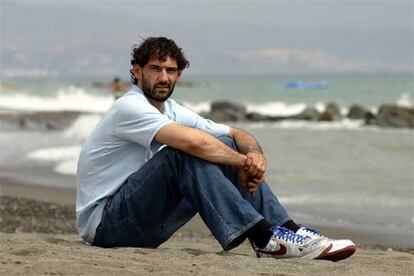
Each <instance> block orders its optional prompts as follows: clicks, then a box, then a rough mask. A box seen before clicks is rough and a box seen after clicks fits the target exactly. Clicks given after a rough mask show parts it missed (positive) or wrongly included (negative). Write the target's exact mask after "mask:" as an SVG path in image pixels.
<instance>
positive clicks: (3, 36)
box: [0, 0, 414, 78]
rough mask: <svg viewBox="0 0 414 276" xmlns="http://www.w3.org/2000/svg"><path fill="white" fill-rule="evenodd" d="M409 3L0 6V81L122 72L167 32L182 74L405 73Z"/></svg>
mask: <svg viewBox="0 0 414 276" xmlns="http://www.w3.org/2000/svg"><path fill="white" fill-rule="evenodd" d="M413 14H414V10H413V1H411V0H400V1H399V0H395V1H393V0H388V1H385V0H372V1H369V0H360V1H351V0H337V1H335V0H306V1H304V0H302V1H295V0H289V1H287V0H286V1H282V0H280V1H277V0H275V1H270V0H269V1H260V0H259V1H243V0H233V1H230V0H227V1H206V0H205V1H201V0H192V1H190V0H181V1H173V0H169V1H157V0H152V1H139V0H135V1H132V0H120V1H106V0H101V1H99V0H70V1H69V0H68V1H64V0H55V1H52V0H0V15H1V19H0V43H1V44H0V46H1V47H0V50H1V52H0V69H1V71H0V78H1V77H2V78H7V77H54V78H63V77H71V76H72V77H76V76H81V75H82V76H111V75H121V76H126V77H127V76H128V71H129V68H130V52H131V49H132V46H133V45H134V44H139V42H140V41H142V38H145V37H149V36H167V37H170V38H172V39H174V40H175V41H176V43H177V44H178V45H179V46H180V47H181V48H183V50H184V53H185V54H186V56H187V58H188V59H189V60H190V68H189V69H187V71H188V73H189V74H225V73H234V74H237V73H247V74H262V73H272V72H287V73H295V72H298V73H315V72H316V73H317V72H339V73H341V72H345V73H349V72H378V71H379V72H400V71H405V72H407V71H412V70H413V47H414V45H413V44H414V42H413V41H414V28H413V20H414V19H413V17H414V15H413Z"/></svg>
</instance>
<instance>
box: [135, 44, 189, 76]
mask: <svg viewBox="0 0 414 276" xmlns="http://www.w3.org/2000/svg"><path fill="white" fill-rule="evenodd" d="M152 56H156V57H158V58H159V59H160V60H164V59H166V58H167V57H168V56H170V57H171V58H174V59H175V60H177V67H178V70H179V71H180V72H181V71H182V70H184V68H186V67H188V66H190V62H189V61H188V60H187V59H186V58H185V56H184V53H183V51H182V49H181V48H179V47H178V46H177V44H175V42H174V40H172V39H168V38H166V37H148V38H147V39H145V40H144V41H143V42H141V44H139V45H133V49H132V53H131V65H132V66H134V65H135V64H138V65H139V66H140V67H144V66H145V65H146V64H147V63H148V60H149V59H150V57H152ZM130 73H131V81H132V83H133V84H137V83H138V79H137V78H136V77H135V76H134V74H133V72H132V69H131V70H130Z"/></svg>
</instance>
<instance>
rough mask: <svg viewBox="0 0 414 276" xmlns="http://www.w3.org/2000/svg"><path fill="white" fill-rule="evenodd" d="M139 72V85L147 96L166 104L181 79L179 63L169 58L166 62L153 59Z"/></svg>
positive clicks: (156, 58)
mask: <svg viewBox="0 0 414 276" xmlns="http://www.w3.org/2000/svg"><path fill="white" fill-rule="evenodd" d="M138 67H139V66H138ZM134 70H135V69H134ZM138 71H139V73H140V81H139V83H138V85H139V86H140V88H141V89H142V91H143V92H144V94H145V96H146V97H147V98H150V99H153V100H155V101H158V102H164V101H165V100H167V99H168V98H169V97H170V96H171V94H172V92H173V91H174V86H175V83H176V82H177V80H178V79H179V78H180V72H179V71H178V68H177V61H176V60H175V59H173V58H171V57H169V56H167V57H166V59H165V60H160V59H159V58H158V57H151V58H150V59H149V60H148V63H147V64H146V65H145V66H144V67H143V68H140V70H138ZM139 73H138V74H139Z"/></svg>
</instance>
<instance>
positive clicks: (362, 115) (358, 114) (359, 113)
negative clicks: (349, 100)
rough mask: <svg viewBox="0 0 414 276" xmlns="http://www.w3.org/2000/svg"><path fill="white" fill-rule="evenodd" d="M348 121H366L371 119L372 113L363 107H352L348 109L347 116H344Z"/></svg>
mask: <svg viewBox="0 0 414 276" xmlns="http://www.w3.org/2000/svg"><path fill="white" fill-rule="evenodd" d="M346 116H347V117H348V118H349V119H357V120H360V119H366V118H369V117H372V113H371V112H370V111H369V110H368V109H367V108H365V107H363V106H361V105H353V106H351V108H350V109H349V112H348V114H347V115H346Z"/></svg>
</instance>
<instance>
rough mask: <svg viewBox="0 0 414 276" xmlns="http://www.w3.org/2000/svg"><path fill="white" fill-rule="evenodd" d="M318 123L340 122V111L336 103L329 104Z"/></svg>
mask: <svg viewBox="0 0 414 276" xmlns="http://www.w3.org/2000/svg"><path fill="white" fill-rule="evenodd" d="M319 120H320V121H340V120H342V114H341V110H340V109H339V106H338V105H337V104H336V103H329V104H328V105H327V106H326V109H325V111H324V112H323V113H322V115H321V117H320V118H319Z"/></svg>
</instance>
